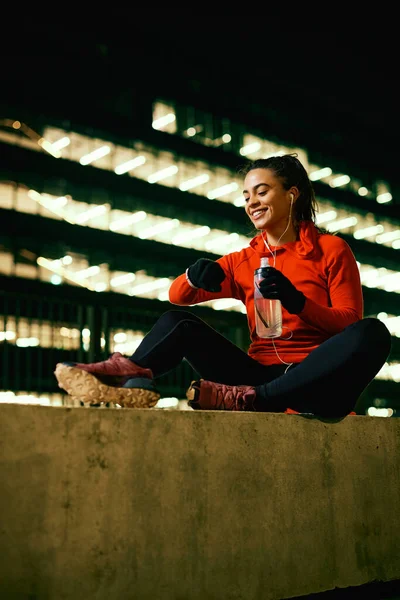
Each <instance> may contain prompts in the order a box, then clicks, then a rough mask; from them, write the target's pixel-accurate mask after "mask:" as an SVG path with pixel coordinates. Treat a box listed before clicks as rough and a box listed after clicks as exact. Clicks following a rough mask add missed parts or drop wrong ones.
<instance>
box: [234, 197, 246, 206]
mask: <svg viewBox="0 0 400 600" xmlns="http://www.w3.org/2000/svg"><path fill="white" fill-rule="evenodd" d="M233 204H234V205H235V206H238V207H239V206H244V205H245V204H246V200H245V199H244V196H239V197H238V198H236V199H235V200H234V201H233Z"/></svg>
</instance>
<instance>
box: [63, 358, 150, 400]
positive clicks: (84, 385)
mask: <svg viewBox="0 0 400 600" xmlns="http://www.w3.org/2000/svg"><path fill="white" fill-rule="evenodd" d="M54 375H55V376H56V379H57V381H58V385H59V387H60V388H62V389H64V390H65V391H66V392H67V393H68V394H69V395H70V396H72V397H73V398H75V399H79V400H80V401H81V402H83V403H84V404H85V405H92V406H93V405H97V404H102V403H104V404H107V403H109V402H113V403H115V404H119V405H120V406H123V407H126V408H152V407H153V406H155V404H156V403H157V402H158V400H159V399H160V393H159V392H158V390H157V389H156V388H155V386H154V381H153V373H152V371H151V369H145V368H143V367H139V365H136V364H135V363H134V362H132V361H131V360H129V359H128V358H125V357H124V356H122V354H120V353H119V352H115V353H114V354H112V355H111V357H110V358H109V359H108V360H104V361H102V362H97V363H91V364H84V363H73V362H69V363H68V362H64V363H58V364H57V365H56V369H55V371H54Z"/></svg>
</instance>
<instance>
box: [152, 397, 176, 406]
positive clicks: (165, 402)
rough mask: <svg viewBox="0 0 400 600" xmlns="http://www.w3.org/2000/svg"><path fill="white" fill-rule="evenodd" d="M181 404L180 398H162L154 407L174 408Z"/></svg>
mask: <svg viewBox="0 0 400 600" xmlns="http://www.w3.org/2000/svg"><path fill="white" fill-rule="evenodd" d="M176 406H179V400H178V398H160V399H159V400H158V402H157V404H156V405H155V407H154V408H173V407H176Z"/></svg>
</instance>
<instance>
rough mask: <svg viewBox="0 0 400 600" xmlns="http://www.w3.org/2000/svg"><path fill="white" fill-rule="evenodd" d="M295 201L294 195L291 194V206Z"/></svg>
mask: <svg viewBox="0 0 400 600" xmlns="http://www.w3.org/2000/svg"><path fill="white" fill-rule="evenodd" d="M293 200H294V195H293V194H290V204H293Z"/></svg>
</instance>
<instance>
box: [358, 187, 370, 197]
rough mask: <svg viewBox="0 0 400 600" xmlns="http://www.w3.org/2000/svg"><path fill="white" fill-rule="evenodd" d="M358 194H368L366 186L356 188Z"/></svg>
mask: <svg viewBox="0 0 400 600" xmlns="http://www.w3.org/2000/svg"><path fill="white" fill-rule="evenodd" d="M357 193H358V195H359V196H367V195H368V190H367V188H366V187H364V186H361V187H360V188H358V192H357Z"/></svg>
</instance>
